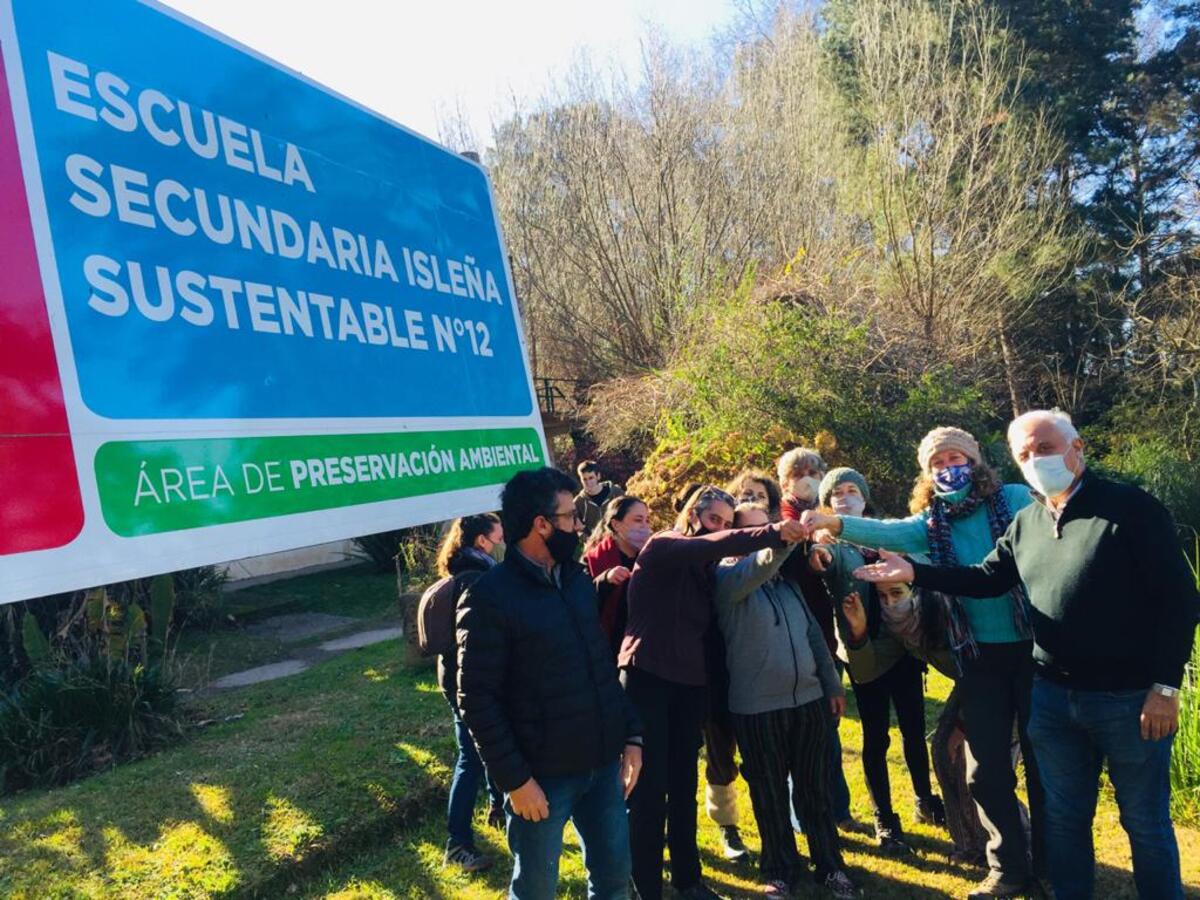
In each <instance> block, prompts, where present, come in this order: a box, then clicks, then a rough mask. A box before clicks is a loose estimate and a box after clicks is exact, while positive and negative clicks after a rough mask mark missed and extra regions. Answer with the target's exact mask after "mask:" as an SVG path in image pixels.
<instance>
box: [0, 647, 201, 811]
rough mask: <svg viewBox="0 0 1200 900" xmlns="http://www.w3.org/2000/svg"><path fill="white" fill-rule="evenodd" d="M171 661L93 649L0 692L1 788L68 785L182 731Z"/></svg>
mask: <svg viewBox="0 0 1200 900" xmlns="http://www.w3.org/2000/svg"><path fill="white" fill-rule="evenodd" d="M176 698H177V693H176V687H175V684H174V681H173V679H172V678H171V676H170V675H169V670H168V667H166V666H162V665H152V666H146V665H143V664H142V663H140V662H129V661H127V660H125V659H115V660H114V659H109V658H107V657H104V656H102V655H100V654H89V655H86V656H82V657H79V658H75V659H70V660H66V661H64V662H62V663H61V664H59V665H55V666H42V667H38V668H35V669H34V670H33V671H31V672H30V673H29V674H28V675H26V676H25V677H24V678H22V679H20V680H19V681H17V682H16V684H14V685H13V686H12V687H11V688H9V689H7V690H4V691H0V793H5V794H7V793H11V792H13V791H16V790H21V789H23V788H28V787H48V786H52V785H60V784H65V783H67V782H69V781H72V780H74V779H76V778H79V777H81V776H83V775H86V774H89V773H91V772H94V771H97V770H100V769H105V768H109V767H110V766H112V765H115V764H116V763H118V762H123V761H125V760H127V759H131V758H134V757H137V756H140V755H142V754H144V753H147V752H149V751H151V750H153V749H155V748H157V747H159V746H162V745H164V744H166V743H169V742H170V741H172V740H174V739H175V738H177V737H178V736H179V735H180V734H181V732H182V724H181V717H180V714H179V710H178V704H177V699H176Z"/></svg>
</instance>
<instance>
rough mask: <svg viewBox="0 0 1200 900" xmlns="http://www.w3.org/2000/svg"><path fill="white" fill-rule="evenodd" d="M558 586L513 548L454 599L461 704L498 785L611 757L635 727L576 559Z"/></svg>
mask: <svg viewBox="0 0 1200 900" xmlns="http://www.w3.org/2000/svg"><path fill="white" fill-rule="evenodd" d="M560 572H561V581H562V585H561V587H560V586H558V585H556V584H554V583H553V582H552V581H551V579H550V577H549V576H548V574H547V573H546V571H545V570H544V569H543V568H542V567H541V566H539V565H537V564H536V563H534V562H532V561H530V560H529V559H527V558H526V557H525V556H524V555H523V554H522V553H521V552H520V551H518V550H517V549H516V548H515V547H513V548H511V549H510V550H509V552H508V554H507V555H506V556H505V558H504V562H502V563H501V564H500V565H498V566H496V567H495V568H493V569H491V570H490V571H488V572H485V573H484V574H483V575H481V576H480V577H479V578H478V579H476V581H475V583H474V584H472V585H471V586H470V587H469V588H468V589H467V591H466V593H464V594H463V595H462V597H460V598H459V601H458V635H457V638H458V666H459V671H458V706H459V709H460V710H461V711H462V717H463V719H464V720H465V721H466V723H467V728H469V729H470V731H471V736H472V737H473V738H474V739H475V744H476V746H478V748H479V755H480V756H481V757H482V758H483V764H484V766H485V767H486V768H487V770H488V773H489V774H490V775H491V777H492V778H493V780H495V782H496V784H497V785H498V786H499V787H500V789H501V790H504V791H512V790H515V789H516V788H519V787H520V786H521V785H523V784H524V783H525V782H526V781H528V780H529V778H530V777H531V776H532V777H534V778H538V777H544V776H555V775H575V774H580V773H583V772H586V771H589V770H591V769H595V768H599V767H600V766H604V765H607V764H609V763H611V762H615V761H616V759H617V758H618V756H619V755H620V754H621V752H622V751H623V750H624V747H625V741H626V739H627V738H629V737H634V736H637V735H640V734H641V724H640V723H639V722H638V720H637V714H636V713H635V712H634V710H633V705H632V704H631V703H630V702H629V701H628V700H627V699H626V697H625V692H624V691H623V690H621V686H620V684H619V683H618V681H617V668H616V664H615V662H614V661H613V657H612V651H611V650H610V649H609V645H608V640H607V638H606V637H605V636H604V631H603V630H602V629H601V628H600V620H599V617H598V615H597V612H596V608H597V606H596V589H595V587H594V586H593V584H592V580H591V578H589V577H588V574H587V572H586V571H585V570H584V569H583V567H582V566H580V565H579V564H578V563H570V564H568V565H565V566H561V567H560Z"/></svg>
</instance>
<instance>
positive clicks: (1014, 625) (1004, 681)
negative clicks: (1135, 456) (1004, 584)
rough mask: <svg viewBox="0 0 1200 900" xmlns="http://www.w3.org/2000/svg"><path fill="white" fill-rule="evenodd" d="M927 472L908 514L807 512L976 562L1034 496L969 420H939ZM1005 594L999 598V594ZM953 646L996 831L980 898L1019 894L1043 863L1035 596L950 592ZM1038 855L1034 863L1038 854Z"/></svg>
mask: <svg viewBox="0 0 1200 900" xmlns="http://www.w3.org/2000/svg"><path fill="white" fill-rule="evenodd" d="M917 460H918V462H919V463H920V466H921V474H920V476H919V477H918V479H917V483H916V486H915V487H914V488H913V495H912V499H911V501H910V504H909V508H910V509H911V510H912V511H913V515H911V516H909V517H908V518H907V519H883V520H881V519H863V518H852V517H849V516H836V515H825V514H822V513H816V512H807V513H805V514H804V517H803V520H804V522H805V524H807V525H808V526H809V527H810V528H812V529H825V530H827V531H829V532H830V533H831V534H833V535H835V536H841V537H842V538H843V539H844V540H846V541H849V542H850V543H852V544H861V545H863V546H867V547H875V548H882V549H886V550H892V551H895V552H898V553H920V554H926V555H928V556H929V558H930V561H931V562H932V563H933V564H934V565H938V566H953V565H974V564H976V563H979V562H982V561H983V559H984V557H986V556H987V555H988V554H989V553H991V551H992V548H993V547H995V545H996V540H997V539H998V538H999V537H1000V536H1001V535H1002V534H1004V532H1005V530H1006V529H1007V528H1008V525H1009V523H1010V522H1011V521H1012V518H1013V516H1014V515H1015V514H1016V513H1017V511H1018V510H1020V509H1022V508H1024V507H1025V506H1027V505H1028V504H1029V503H1030V502H1031V497H1030V494H1029V488H1027V487H1026V486H1025V485H1023V484H1002V483H1001V481H1000V479H999V477H998V476H997V475H996V473H995V472H994V471H993V470H992V469H991V467H990V466H988V465H987V464H986V463H985V462H984V461H983V457H982V455H981V453H980V451H979V443H978V442H977V441H976V440H975V438H974V437H972V436H971V435H970V434H968V433H967V432H965V431H963V430H962V429H960V428H935V429H934V430H933V431H931V432H929V434H927V435H925V438H924V439H923V440H922V441H921V445H920V447H919V448H918V449H917ZM998 600H999V601H1003V602H997V601H998ZM942 602H943V605H944V608H945V611H946V626H947V632H948V635H949V639H950V649H951V650H952V651H953V652H954V654H955V655H956V657H957V659H958V664H959V668H960V669H961V670H962V677H961V678H960V680H959V688H960V690H961V697H962V715H963V720H964V722H965V724H966V729H967V783H968V784H969V785H970V788H971V796H972V797H973V798H974V799H975V803H976V804H977V805H978V806H979V814H980V820H981V821H982V822H983V826H984V828H986V829H987V832H988V845H987V860H988V868H989V869H990V872H989V873H988V877H987V878H986V879H984V881H983V882H982V883H981V884H980V885H979V886H978V887H977V888H976V890H975V891H974V892H972V893H971V894H970V897H972V898H988V897H1011V896H1016V895H1018V894H1020V893H1021V892H1023V891H1024V890H1026V888H1027V887H1028V885H1029V883H1030V882H1031V881H1032V875H1033V871H1032V870H1031V864H1032V867H1033V868H1034V869H1037V868H1040V867H1041V864H1042V859H1041V843H1042V842H1041V834H1042V823H1043V821H1044V820H1043V816H1042V801H1043V794H1042V788H1041V782H1040V781H1039V780H1038V776H1037V766H1036V764H1035V762H1034V756H1033V752H1032V749H1031V747H1030V744H1029V735H1028V724H1029V706H1030V698H1031V692H1032V688H1033V660H1032V644H1033V632H1032V628H1031V623H1030V615H1029V603H1028V600H1027V599H1026V597H1025V592H1024V590H1023V589H1022V588H1020V587H1019V586H1018V587H1017V588H1015V589H1014V590H1013V591H1011V592H1010V593H1008V594H1006V595H1004V596H1003V597H1001V598H988V599H974V598H969V597H961V598H960V597H951V596H943V597H942ZM1014 722H1015V723H1016V726H1017V729H1018V733H1019V735H1020V740H1021V752H1022V755H1023V756H1024V759H1025V776H1026V784H1027V787H1028V791H1029V806H1030V813H1031V817H1032V820H1033V823H1032V824H1033V837H1032V847H1030V846H1029V845H1030V841H1027V840H1026V836H1025V828H1024V826H1023V823H1022V821H1021V811H1020V804H1019V802H1018V801H1017V793H1016V788H1017V778H1016V773H1015V772H1014V770H1013V765H1012V757H1011V755H1010V749H1009V748H1010V744H1011V736H1012V731H1013V724H1014ZM1031 858H1032V863H1031Z"/></svg>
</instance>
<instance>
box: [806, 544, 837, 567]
mask: <svg viewBox="0 0 1200 900" xmlns="http://www.w3.org/2000/svg"><path fill="white" fill-rule="evenodd" d="M831 562H833V554H832V553H830V552H829V548H828V547H813V548H812V550H811V551H810V552H809V554H808V567H809V568H810V569H812V570H813V571H814V572H818V573H824V572H825V570H826V569H828V568H829V564H830V563H831Z"/></svg>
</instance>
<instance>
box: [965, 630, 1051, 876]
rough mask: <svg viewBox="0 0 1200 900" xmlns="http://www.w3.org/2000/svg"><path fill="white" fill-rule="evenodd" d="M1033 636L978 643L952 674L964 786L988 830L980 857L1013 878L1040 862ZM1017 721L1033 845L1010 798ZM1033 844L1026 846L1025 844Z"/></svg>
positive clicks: (1042, 807) (1014, 787) (1042, 813)
mask: <svg viewBox="0 0 1200 900" xmlns="http://www.w3.org/2000/svg"><path fill="white" fill-rule="evenodd" d="M1031 653H1032V642H1030V641H1017V642H1014V643H1010V644H980V645H979V655H978V656H977V657H975V658H973V659H966V660H964V661H963V674H962V678H961V679H960V680H959V682H958V683H959V688H960V692H961V695H962V716H963V724H964V725H965V726H966V735H967V786H968V787H969V788H970V790H971V797H972V799H974V801H975V804H976V806H978V807H979V821H980V822H981V823H982V824H983V827H984V829H985V830H986V831H987V833H988V843H987V861H988V867H989V868H991V869H992V870H993V871H999V872H1003V873H1004V874H1005V875H1006V876H1008V877H1009V878H1016V879H1020V878H1023V877H1028V876H1029V874H1030V855H1032V863H1033V867H1034V870H1038V869H1040V868H1041V862H1042V859H1043V856H1042V846H1043V828H1044V823H1045V802H1044V797H1043V794H1042V784H1041V781H1040V779H1039V778H1038V771H1037V763H1036V761H1035V758H1034V755H1033V748H1032V747H1031V746H1030V743H1029V732H1028V727H1029V704H1030V698H1031V692H1032V690H1033V658H1032V656H1031ZM1014 722H1015V723H1016V726H1017V731H1018V735H1019V738H1020V742H1021V755H1022V757H1023V759H1024V761H1025V784H1026V789H1027V792H1028V795H1029V818H1030V822H1031V825H1032V832H1033V833H1032V842H1033V846H1032V848H1030V847H1029V841H1028V840H1027V839H1026V834H1025V826H1024V823H1023V821H1022V816H1021V807H1020V804H1019V802H1018V801H1017V775H1016V771H1015V770H1014V768H1013V759H1012V735H1013V724H1014ZM1031 850H1032V854H1030V851H1031Z"/></svg>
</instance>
